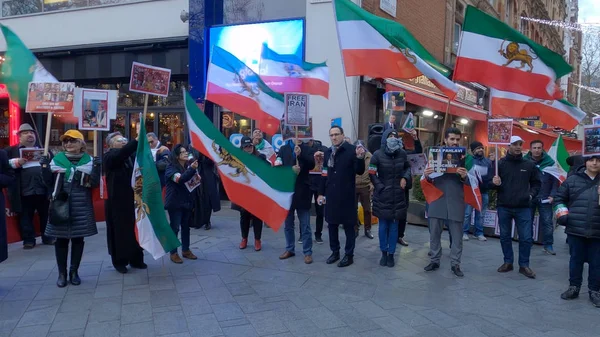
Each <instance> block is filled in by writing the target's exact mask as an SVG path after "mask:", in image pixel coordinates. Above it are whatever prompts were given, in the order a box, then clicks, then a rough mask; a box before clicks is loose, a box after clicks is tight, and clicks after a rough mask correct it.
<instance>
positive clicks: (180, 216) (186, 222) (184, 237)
mask: <svg viewBox="0 0 600 337" xmlns="http://www.w3.org/2000/svg"><path fill="white" fill-rule="evenodd" d="M168 211H169V219H170V220H171V229H173V233H175V236H177V234H179V229H180V228H181V251H183V252H185V251H188V250H190V216H192V211H191V210H185V209H170V210H168ZM175 253H177V248H175V249H173V250H172V251H171V254H175Z"/></svg>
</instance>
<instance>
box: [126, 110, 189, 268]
mask: <svg viewBox="0 0 600 337" xmlns="http://www.w3.org/2000/svg"><path fill="white" fill-rule="evenodd" d="M145 124H146V123H145V121H140V135H142V136H141V137H145V136H144V135H145V134H146V126H145ZM145 140H146V139H145V138H143V139H142V140H141V141H139V142H138V148H137V153H136V156H135V165H134V169H133V175H132V176H131V188H133V193H134V201H135V226H136V234H137V240H138V242H139V244H140V246H141V247H142V248H144V249H145V250H146V251H147V252H148V253H150V254H151V255H152V257H153V258H154V259H155V260H158V259H160V258H161V257H162V256H164V255H165V254H167V253H168V252H170V251H171V250H173V249H175V248H177V247H179V246H181V243H180V242H179V240H177V236H176V235H175V233H173V230H172V229H171V226H170V225H169V221H167V216H166V215H165V205H164V204H163V199H162V192H161V186H160V180H159V179H158V171H157V170H156V163H155V162H154V158H153V157H152V152H151V151H150V146H149V145H148V142H146V141H145Z"/></svg>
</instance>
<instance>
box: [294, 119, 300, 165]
mask: <svg viewBox="0 0 600 337" xmlns="http://www.w3.org/2000/svg"><path fill="white" fill-rule="evenodd" d="M296 146H298V127H297V126H296V142H295V144H294V150H293V151H294V152H295V151H296ZM298 165H299V164H298V156H296V166H298Z"/></svg>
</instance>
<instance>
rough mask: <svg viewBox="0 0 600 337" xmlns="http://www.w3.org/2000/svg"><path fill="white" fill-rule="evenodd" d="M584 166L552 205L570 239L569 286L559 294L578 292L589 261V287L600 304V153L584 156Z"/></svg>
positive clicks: (599, 305)
mask: <svg viewBox="0 0 600 337" xmlns="http://www.w3.org/2000/svg"><path fill="white" fill-rule="evenodd" d="M584 159H585V166H584V167H581V168H580V169H579V170H577V173H575V174H573V175H571V176H570V177H569V178H567V180H566V181H565V182H564V183H562V185H561V186H560V187H559V188H558V192H557V193H556V196H555V197H554V201H553V208H554V213H555V214H556V218H557V219H558V220H557V221H558V223H559V224H560V225H564V226H565V232H566V233H567V237H568V242H569V253H570V255H571V258H570V261H569V288H568V289H567V291H565V292H564V293H562V294H561V295H560V297H561V298H562V299H563V300H572V299H575V298H577V297H578V296H579V291H580V289H581V283H582V281H583V264H584V263H585V262H587V263H588V265H589V272H588V289H589V297H590V301H591V302H592V304H593V305H594V306H595V307H597V308H600V205H599V204H598V195H599V192H600V174H599V173H600V156H593V157H584Z"/></svg>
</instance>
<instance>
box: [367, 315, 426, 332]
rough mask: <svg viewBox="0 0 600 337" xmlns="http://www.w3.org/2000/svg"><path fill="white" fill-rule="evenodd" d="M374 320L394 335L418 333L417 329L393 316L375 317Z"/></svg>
mask: <svg viewBox="0 0 600 337" xmlns="http://www.w3.org/2000/svg"><path fill="white" fill-rule="evenodd" d="M373 322H375V323H377V324H379V326H380V327H381V328H382V329H383V330H385V331H387V332H389V333H391V334H393V335H394V336H398V337H400V336H412V335H415V334H416V333H417V331H416V330H415V329H413V328H411V327H410V326H407V325H406V323H404V322H402V321H401V320H399V319H397V318H396V317H393V316H388V317H377V318H373Z"/></svg>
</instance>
